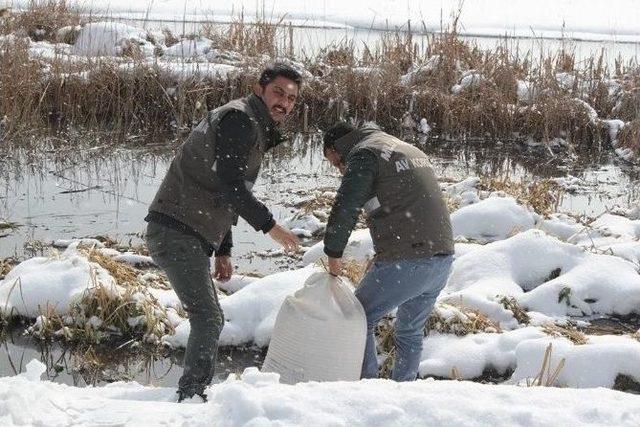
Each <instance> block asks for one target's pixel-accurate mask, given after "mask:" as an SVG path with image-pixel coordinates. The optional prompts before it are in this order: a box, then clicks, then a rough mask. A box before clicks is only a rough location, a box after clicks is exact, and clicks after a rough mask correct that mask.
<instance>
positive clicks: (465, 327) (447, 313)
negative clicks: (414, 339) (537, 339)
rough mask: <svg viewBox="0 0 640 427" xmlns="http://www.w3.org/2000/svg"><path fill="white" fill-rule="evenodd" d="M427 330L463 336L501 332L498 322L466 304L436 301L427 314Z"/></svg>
mask: <svg viewBox="0 0 640 427" xmlns="http://www.w3.org/2000/svg"><path fill="white" fill-rule="evenodd" d="M427 331H437V332H439V333H442V334H455V335H458V336H463V335H468V334H476V333H479V332H489V333H499V332H502V329H501V328H500V325H499V324H498V323H496V322H494V321H493V320H491V319H489V318H488V317H487V316H486V315H485V314H483V313H482V312H480V311H479V310H476V309H472V308H469V307H466V306H458V305H453V304H446V303H438V304H436V306H435V307H434V309H433V311H432V312H431V315H430V316H429V321H428V322H427V326H426V328H425V334H426V332H427Z"/></svg>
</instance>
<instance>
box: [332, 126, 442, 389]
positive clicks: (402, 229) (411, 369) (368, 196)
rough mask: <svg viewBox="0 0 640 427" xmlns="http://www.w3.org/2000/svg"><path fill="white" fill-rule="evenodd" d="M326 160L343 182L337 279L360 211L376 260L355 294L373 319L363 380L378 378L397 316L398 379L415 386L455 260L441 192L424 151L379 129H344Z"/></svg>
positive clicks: (335, 242)
mask: <svg viewBox="0 0 640 427" xmlns="http://www.w3.org/2000/svg"><path fill="white" fill-rule="evenodd" d="M324 154H325V156H326V157H327V159H328V160H329V161H330V162H331V164H332V165H334V166H335V167H337V168H338V169H340V171H341V172H342V174H343V178H342V183H341V184H340V188H339V189H338V193H337V195H336V200H335V202H334V204H333V208H332V210H331V215H330V216H329V220H328V223H327V232H326V235H325V238H324V251H325V253H326V254H327V256H328V257H329V270H330V272H331V273H332V274H334V275H339V274H341V270H342V262H341V258H342V253H343V251H344V249H345V247H346V245H347V241H348V239H349V235H350V234H351V231H352V230H353V228H354V226H355V224H356V221H357V219H358V216H359V214H360V210H361V208H364V211H365V214H366V216H367V222H368V225H369V230H370V232H371V237H372V240H373V245H374V248H375V252H376V255H375V258H374V260H375V262H374V263H373V264H372V265H371V266H370V268H369V269H368V271H367V273H366V274H365V276H364V278H363V279H362V281H361V282H360V284H359V286H358V289H357V290H356V293H355V294H356V297H357V298H358V300H359V301H360V303H361V304H362V306H363V307H364V310H365V313H366V316H367V344H366V348H365V355H364V361H363V365H362V377H363V378H376V377H377V376H378V363H377V356H376V347H375V336H374V331H375V327H376V325H377V323H378V321H379V320H380V319H381V318H382V317H383V316H384V315H386V314H388V313H389V312H391V311H392V310H394V309H395V308H398V311H397V315H396V322H395V331H394V332H395V334H394V338H395V344H396V360H395V365H394V367H393V372H392V379H394V380H396V381H410V380H414V379H415V378H416V376H417V373H418V365H419V363H420V355H421V353H422V339H423V330H424V326H425V323H426V321H427V317H428V316H429V313H430V312H431V310H432V309H433V305H434V303H435V300H436V297H437V296H438V294H439V293H440V291H441V290H442V288H443V287H444V285H445V283H446V280H447V277H448V275H449V271H450V268H451V263H452V260H453V256H452V254H453V251H454V248H453V237H452V232H451V223H450V220H449V212H448V211H447V207H446V205H445V202H444V200H443V198H442V192H441V190H440V187H439V185H438V182H437V180H436V177H435V175H434V173H433V170H432V169H431V167H430V164H429V161H428V159H427V156H426V155H425V154H424V153H423V152H422V151H420V150H419V149H417V148H416V147H414V146H412V145H410V144H407V143H405V142H403V141H401V140H399V139H397V138H395V137H393V136H391V135H389V134H386V133H384V132H382V131H381V130H379V128H378V127H377V126H375V125H372V124H366V125H364V126H361V127H360V128H357V129H356V128H355V127H353V126H351V125H350V124H348V123H338V124H337V125H335V126H334V127H332V128H331V129H329V130H328V131H327V132H326V133H325V136H324Z"/></svg>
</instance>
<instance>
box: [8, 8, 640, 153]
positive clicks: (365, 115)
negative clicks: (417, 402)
mask: <svg viewBox="0 0 640 427" xmlns="http://www.w3.org/2000/svg"><path fill="white" fill-rule="evenodd" d="M90 19H91V17H87V16H86V15H83V14H81V13H80V11H78V10H74V9H72V8H70V7H69V6H67V4H66V2H64V1H56V0H43V1H37V2H33V3H32V4H31V7H29V8H28V10H27V11H25V12H22V13H16V12H13V13H9V14H6V15H5V16H4V17H0V33H1V34H14V35H17V36H20V35H23V36H24V35H28V36H30V37H31V39H32V40H49V41H64V42H67V43H69V42H73V37H71V36H70V37H69V38H66V39H64V37H63V39H64V40H60V38H59V35H60V34H66V35H69V34H73V32H72V31H71V32H69V31H62V32H60V31H59V30H60V29H61V28H65V29H68V28H73V27H74V26H78V25H82V24H83V23H85V22H87V21H88V20H90ZM257 21H258V22H257V24H249V23H247V22H246V21H245V19H244V16H242V15H240V17H239V18H238V19H236V20H235V21H234V22H233V23H231V24H230V26H229V29H228V31H225V32H223V31H221V30H219V27H218V26H216V25H213V24H210V25H204V26H203V28H202V30H201V33H200V34H198V35H191V36H190V35H183V36H176V35H174V34H171V33H170V32H168V31H166V30H165V36H166V37H165V42H164V43H165V44H166V45H170V44H172V43H176V42H177V41H178V40H180V39H181V37H195V36H200V35H202V36H207V37H209V38H210V39H212V40H213V41H214V46H215V48H216V49H219V50H224V51H229V52H232V53H235V54H239V58H241V59H240V60H235V61H232V62H233V65H234V66H236V67H237V72H236V73H233V74H231V75H229V76H227V77H216V76H196V75H182V76H179V77H176V76H175V75H173V74H172V73H170V72H169V71H167V70H166V69H163V68H162V67H160V66H159V65H158V64H157V63H156V64H153V63H149V62H147V61H143V60H141V59H136V57H137V55H136V54H135V52H133V51H132V52H130V53H131V54H130V55H129V56H131V57H130V58H127V57H126V56H127V55H128V54H127V52H126V51H125V52H124V55H125V56H123V57H121V58H111V59H87V60H86V61H83V62H81V63H80V62H77V61H76V62H69V61H68V60H67V59H66V58H65V57H63V56H60V57H56V58H49V59H45V58H34V57H32V56H30V55H29V51H28V49H29V47H28V41H27V40H26V39H23V38H19V37H18V38H3V39H2V41H0V65H1V67H2V72H1V73H0V96H2V99H3V100H4V101H5V102H3V103H2V106H0V117H5V116H6V117H5V118H4V119H3V133H4V138H5V139H10V140H14V139H24V136H25V133H28V132H33V131H34V130H35V131H39V132H42V131H43V130H51V129H52V130H54V131H57V132H65V131H68V130H71V129H78V128H80V129H83V128H85V129H94V130H95V129H107V130H110V131H113V132H114V133H115V135H116V136H126V135H128V134H131V133H144V134H148V135H151V134H154V133H158V132H179V133H182V132H183V131H188V130H189V129H190V128H191V127H192V126H193V124H194V123H196V122H197V121H198V120H199V119H200V118H201V117H202V116H203V114H204V112H205V111H206V110H207V109H212V108H214V107H216V106H218V105H220V104H222V103H224V102H226V101H228V100H230V99H233V98H236V97H239V96H242V95H243V94H246V93H247V92H248V91H249V90H250V87H251V84H252V83H253V82H254V79H255V74H256V72H257V71H258V70H259V68H260V67H261V65H262V64H263V63H264V62H265V61H267V60H269V59H272V58H275V57H281V58H282V57H286V58H289V59H290V60H298V61H301V62H300V63H299V64H300V66H302V67H304V68H305V69H306V70H307V71H308V73H309V74H308V75H307V76H308V77H309V75H311V76H313V78H308V79H307V82H306V85H305V88H304V91H303V93H302V97H301V102H300V107H299V108H298V110H297V114H298V116H299V118H300V119H301V120H299V121H298V122H299V123H302V122H306V120H302V119H303V118H304V117H307V118H310V119H311V124H312V125H315V126H318V127H324V126H326V125H327V124H329V123H332V122H333V121H335V120H336V119H338V118H353V119H358V120H375V121H376V122H378V123H379V124H380V125H381V126H382V127H383V128H384V129H386V130H387V131H390V132H392V133H395V134H400V133H403V132H405V131H406V130H407V128H406V127H407V126H410V127H411V129H410V130H412V131H413V130H415V126H412V125H411V122H412V121H413V123H417V122H419V121H420V120H421V119H422V118H424V119H426V121H427V122H428V124H429V125H430V126H431V128H432V132H431V133H430V137H432V138H456V139H462V140H468V139H482V140H489V141H497V140H500V141H503V142H504V141H523V140H526V139H527V138H532V139H533V140H535V141H539V142H542V143H543V144H547V146H549V143H550V141H552V140H554V139H555V138H562V139H563V140H565V141H567V142H568V144H569V146H570V147H573V148H576V147H587V148H590V147H596V148H600V147H601V146H602V145H604V144H606V143H608V142H610V141H609V136H608V135H609V133H608V132H607V125H606V123H604V122H603V121H602V120H601V119H608V118H618V119H621V120H623V121H625V122H632V123H635V124H632V125H631V126H627V127H626V128H625V130H624V131H623V134H621V135H620V138H619V141H620V143H621V144H622V145H623V146H626V147H631V148H634V149H636V150H637V149H638V148H639V147H640V142H638V140H639V139H638V138H639V137H638V135H639V132H638V125H637V123H638V120H639V119H638V117H639V114H638V112H639V110H640V91H639V90H638V87H640V71H639V69H638V68H637V65H635V64H623V63H621V62H617V63H616V64H615V66H614V67H608V66H607V64H606V63H605V61H604V58H603V56H602V55H600V56H599V57H593V58H590V59H588V60H587V61H581V62H580V63H578V61H576V58H575V55H574V53H573V52H572V51H571V50H570V49H562V50H561V51H560V52H558V53H555V54H553V55H549V56H544V55H540V56H539V57H536V56H535V55H534V54H533V53H532V52H524V53H522V52H520V51H519V50H518V49H517V47H516V48H514V47H513V46H512V45H510V44H509V42H508V41H507V40H505V41H504V43H503V44H502V45H500V46H498V47H497V48H495V49H493V50H489V51H487V50H481V49H479V48H478V47H476V46H475V45H473V44H472V43H470V42H467V41H463V40H462V39H461V38H460V37H458V34H457V32H456V28H455V24H454V25H453V26H452V28H451V29H449V30H448V31H445V32H444V33H442V34H435V35H432V36H430V37H429V40H428V42H427V43H426V44H425V43H418V42H416V39H415V35H414V33H413V32H412V31H411V29H410V28H409V31H405V32H399V31H396V32H388V33H385V34H383V35H382V36H381V38H380V41H379V42H378V43H376V45H374V46H365V48H364V49H363V50H362V52H358V51H357V50H356V49H355V48H354V43H353V42H350V41H343V42H341V43H338V44H336V45H334V46H326V47H325V48H323V49H320V50H319V52H318V54H317V55H315V56H313V57H307V58H293V47H294V38H293V35H292V34H293V33H292V29H291V27H290V26H287V25H285V24H283V23H282V21H276V22H269V21H266V20H265V19H263V18H262V17H260V16H258V17H257ZM152 39H153V37H152V36H151V35H150V36H149V40H152ZM134 50H135V49H134ZM183 63H184V61H183ZM124 64H126V65H124ZM519 84H520V85H521V86H522V85H523V84H524V85H525V86H526V87H525V89H524V92H525V96H524V97H523V95H522V92H523V89H522V87H521V88H520V92H521V95H520V96H519V95H518V85H519ZM527 94H528V95H530V96H528V95H527ZM593 112H596V113H597V118H595V119H594V117H593ZM408 123H409V124H408ZM302 127H303V126H302V125H301V126H300V128H302Z"/></svg>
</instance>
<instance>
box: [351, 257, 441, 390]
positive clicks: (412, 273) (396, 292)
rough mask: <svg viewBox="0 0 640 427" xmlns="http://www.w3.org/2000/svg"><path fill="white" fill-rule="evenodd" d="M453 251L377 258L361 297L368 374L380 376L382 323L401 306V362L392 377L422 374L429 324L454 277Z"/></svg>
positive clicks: (362, 285)
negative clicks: (379, 326)
mask: <svg viewBox="0 0 640 427" xmlns="http://www.w3.org/2000/svg"><path fill="white" fill-rule="evenodd" d="M452 262H453V256H452V255H444V256H442V255H438V256H434V257H430V258H415V259H404V260H398V261H376V262H375V263H374V264H373V265H372V267H371V269H370V270H369V271H368V272H367V274H366V275H365V276H364V278H363V279H362V281H361V282H360V285H359V286H358V289H357V290H356V292H355V295H356V297H357V298H358V300H359V301H360V303H361V304H362V307H363V308H364V311H365V314H366V316H367V343H366V346H365V352H364V361H363V363H362V378H377V377H378V360H377V353H376V340H375V336H374V332H375V328H376V325H377V324H378V321H379V320H380V319H381V318H382V317H383V316H384V315H386V314H387V313H389V312H391V311H392V310H393V309H395V308H396V307H397V308H398V312H397V316H396V322H395V330H394V338H395V345H396V361H395V365H394V366H393V371H392V374H391V378H392V379H393V380H395V381H412V380H415V379H416V377H417V375H418V365H419V364H420V356H421V354H422V340H423V336H424V335H423V331H424V326H425V323H426V322H427V318H428V316H429V313H431V310H432V309H433V305H434V304H435V302H436V298H437V297H438V294H439V293H440V291H441V290H442V288H443V287H444V285H445V284H446V282H447V278H448V277H449V271H450V270H451V264H452Z"/></svg>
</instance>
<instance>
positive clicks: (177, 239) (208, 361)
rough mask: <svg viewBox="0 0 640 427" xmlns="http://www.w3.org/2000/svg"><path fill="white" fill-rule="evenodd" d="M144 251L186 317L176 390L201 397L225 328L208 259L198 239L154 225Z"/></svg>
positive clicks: (211, 374)
mask: <svg viewBox="0 0 640 427" xmlns="http://www.w3.org/2000/svg"><path fill="white" fill-rule="evenodd" d="M147 247H148V248H149V255H151V258H153V261H154V262H155V263H156V264H157V265H158V266H159V267H161V268H162V269H163V270H164V271H165V273H166V274H167V277H168V278H169V281H170V282H171V286H172V287H173V290H174V291H175V292H176V294H177V295H178V298H179V299H180V302H181V303H182V307H183V308H184V309H185V311H186V312H187V314H188V315H189V323H190V325H191V332H190V333H189V340H188V342H187V348H186V350H185V357H184V372H183V374H182V377H181V378H180V381H179V383H178V388H179V390H180V392H182V393H183V394H186V395H187V396H191V395H193V394H194V393H199V394H200V393H202V392H203V391H204V389H205V387H207V386H208V385H209V384H210V383H211V380H212V379H213V373H214V368H215V361H216V356H217V352H218V338H219V337H220V331H222V327H223V325H224V315H223V313H222V309H221V308H220V304H219V303H218V295H217V294H216V290H215V288H214V286H213V281H212V279H211V267H210V261H209V257H208V256H207V254H206V253H205V252H204V250H203V248H202V244H201V242H200V240H198V238H197V237H194V236H190V235H188V234H184V233H182V232H180V231H177V230H174V229H172V228H169V227H166V226H164V225H161V224H157V223H155V222H150V223H149V225H148V226H147Z"/></svg>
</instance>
